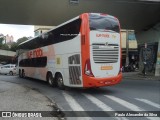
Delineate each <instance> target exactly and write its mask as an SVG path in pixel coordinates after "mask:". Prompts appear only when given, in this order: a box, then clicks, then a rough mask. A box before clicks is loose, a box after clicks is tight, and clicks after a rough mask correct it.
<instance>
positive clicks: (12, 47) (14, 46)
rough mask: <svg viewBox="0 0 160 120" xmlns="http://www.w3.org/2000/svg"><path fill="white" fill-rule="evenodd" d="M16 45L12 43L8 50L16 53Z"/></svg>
mask: <svg viewBox="0 0 160 120" xmlns="http://www.w3.org/2000/svg"><path fill="white" fill-rule="evenodd" d="M17 47H18V44H17V43H16V42H14V43H12V45H11V48H10V50H11V51H14V52H16V50H17Z"/></svg>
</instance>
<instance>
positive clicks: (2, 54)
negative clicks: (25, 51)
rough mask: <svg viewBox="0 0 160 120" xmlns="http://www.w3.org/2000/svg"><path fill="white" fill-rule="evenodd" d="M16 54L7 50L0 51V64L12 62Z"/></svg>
mask: <svg viewBox="0 0 160 120" xmlns="http://www.w3.org/2000/svg"><path fill="white" fill-rule="evenodd" d="M15 55H16V52H13V51H8V50H1V49H0V63H1V62H9V63H11V62H13V58H14V57H15Z"/></svg>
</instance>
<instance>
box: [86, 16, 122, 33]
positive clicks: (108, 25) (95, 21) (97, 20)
mask: <svg viewBox="0 0 160 120" xmlns="http://www.w3.org/2000/svg"><path fill="white" fill-rule="evenodd" d="M89 23H90V30H100V31H109V32H117V33H119V32H120V30H119V23H118V21H117V20H116V19H115V18H113V17H111V16H109V15H105V16H104V15H95V14H90V15H89Z"/></svg>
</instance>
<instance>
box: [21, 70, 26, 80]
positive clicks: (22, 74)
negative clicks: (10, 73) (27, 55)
mask: <svg viewBox="0 0 160 120" xmlns="http://www.w3.org/2000/svg"><path fill="white" fill-rule="evenodd" d="M21 77H22V78H24V77H25V71H24V69H22V73H21Z"/></svg>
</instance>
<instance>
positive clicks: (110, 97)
mask: <svg viewBox="0 0 160 120" xmlns="http://www.w3.org/2000/svg"><path fill="white" fill-rule="evenodd" d="M104 96H105V97H107V98H109V99H111V100H113V101H115V102H117V103H119V104H121V105H123V106H124V107H126V108H128V109H130V110H132V111H146V110H144V109H142V108H140V107H138V106H136V105H134V104H132V103H129V102H127V101H125V100H122V99H120V98H117V97H114V96H111V95H104ZM146 118H148V119H150V120H159V117H146Z"/></svg>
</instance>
